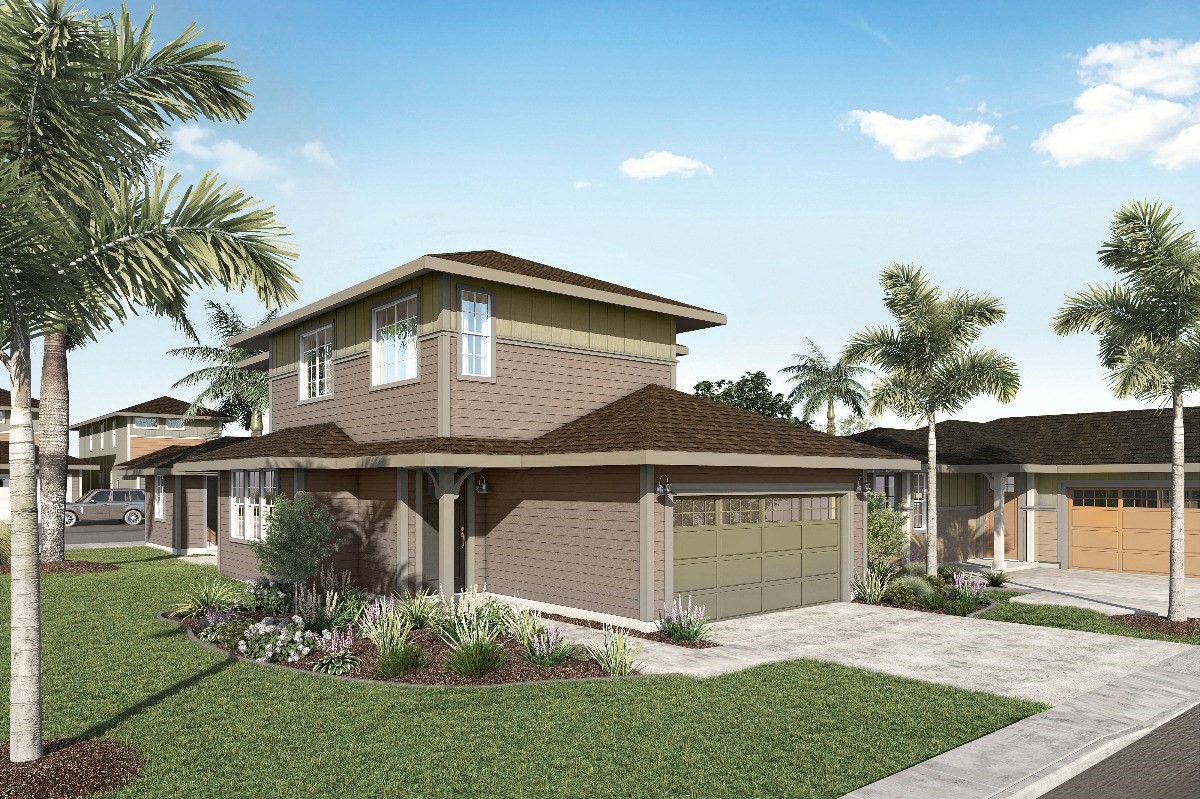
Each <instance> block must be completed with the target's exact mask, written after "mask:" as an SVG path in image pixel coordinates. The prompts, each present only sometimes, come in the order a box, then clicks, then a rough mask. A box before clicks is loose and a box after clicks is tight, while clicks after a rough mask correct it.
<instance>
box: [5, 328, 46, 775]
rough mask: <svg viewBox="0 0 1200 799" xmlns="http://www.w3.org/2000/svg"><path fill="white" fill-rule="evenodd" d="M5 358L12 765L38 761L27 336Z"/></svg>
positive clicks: (19, 334)
mask: <svg viewBox="0 0 1200 799" xmlns="http://www.w3.org/2000/svg"><path fill="white" fill-rule="evenodd" d="M12 339H13V340H12V343H11V344H10V346H9V351H8V353H7V355H6V357H5V362H6V366H7V367H8V377H9V382H10V383H11V385H12V428H11V430H10V432H9V445H8V449H9V469H10V470H11V472H10V473H11V475H12V483H11V486H10V491H11V504H12V524H11V528H10V529H11V537H12V539H11V544H10V546H11V554H10V556H9V560H10V563H11V568H12V599H11V602H12V628H11V631H10V636H11V637H10V653H9V673H10V674H11V680H10V682H9V689H8V739H9V759H10V760H11V761H12V762H14V763H23V762H25V761H28V760H37V759H38V758H39V757H41V756H42V628H41V597H40V584H39V583H40V576H41V566H40V564H39V563H38V523H37V522H38V519H37V517H38V507H37V476H36V473H35V471H34V469H35V467H34V458H33V412H32V409H31V408H30V395H31V393H32V385H31V381H30V363H29V336H28V335H27V334H24V332H23V331H21V330H16V331H13V333H12Z"/></svg>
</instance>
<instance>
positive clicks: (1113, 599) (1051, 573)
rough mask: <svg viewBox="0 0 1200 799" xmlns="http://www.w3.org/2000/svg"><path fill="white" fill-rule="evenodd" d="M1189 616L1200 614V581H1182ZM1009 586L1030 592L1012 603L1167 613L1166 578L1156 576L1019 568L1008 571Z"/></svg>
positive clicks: (1112, 614)
mask: <svg viewBox="0 0 1200 799" xmlns="http://www.w3.org/2000/svg"><path fill="white" fill-rule="evenodd" d="M1184 584H1185V586H1186V588H1185V590H1186V592H1187V602H1188V608H1189V610H1190V613H1189V615H1192V616H1197V615H1200V578H1195V577H1192V578H1189V579H1186V580H1184ZM1008 586H1010V587H1012V588H1015V589H1022V590H1030V591H1033V593H1031V594H1025V595H1023V596H1019V597H1014V598H1013V600H1012V601H1013V602H1029V603H1032V604H1035V605H1071V606H1074V607H1079V608H1087V609H1088V610H1098V611H1100V612H1101V613H1106V614H1108V615H1109V616H1116V615H1120V614H1123V613H1157V614H1159V615H1162V616H1165V615H1166V614H1167V578H1166V577H1165V576H1159V575H1155V574H1118V573H1116V572H1094V571H1083V570H1080V569H1041V568H1039V569H1021V570H1020V571H1013V572H1009V582H1008Z"/></svg>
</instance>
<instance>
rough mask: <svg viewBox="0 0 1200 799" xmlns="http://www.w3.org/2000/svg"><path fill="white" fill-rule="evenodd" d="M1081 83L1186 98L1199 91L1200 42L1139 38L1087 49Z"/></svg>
mask: <svg viewBox="0 0 1200 799" xmlns="http://www.w3.org/2000/svg"><path fill="white" fill-rule="evenodd" d="M1079 78H1080V80H1081V81H1083V83H1085V84H1089V85H1093V86H1095V85H1099V84H1102V83H1112V84H1115V85H1117V86H1120V87H1121V88H1124V89H1130V90H1133V91H1148V92H1153V93H1154V94H1161V95H1163V96H1164V97H1189V96H1191V95H1193V94H1195V93H1196V92H1198V91H1200V42H1190V43H1186V42H1181V41H1179V40H1178V39H1141V40H1139V41H1136V42H1110V43H1106V44H1098V45H1096V46H1095V47H1090V48H1088V51H1087V55H1085V56H1084V57H1083V58H1081V59H1080V61H1079Z"/></svg>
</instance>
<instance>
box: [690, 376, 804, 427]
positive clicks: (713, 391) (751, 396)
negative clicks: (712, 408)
mask: <svg viewBox="0 0 1200 799" xmlns="http://www.w3.org/2000/svg"><path fill="white" fill-rule="evenodd" d="M692 392H693V393H694V394H695V395H696V396H697V397H704V398H706V399H710V400H713V401H715V402H719V403H721V404H722V405H729V406H730V407H733V408H741V409H742V410H744V411H751V412H753V413H757V414H760V415H762V416H769V417H771V418H772V419H783V420H785V421H788V422H797V423H803V421H804V420H801V419H797V418H795V417H794V416H792V402H791V401H790V400H789V399H788V398H787V397H785V396H784V395H783V394H780V393H779V392H777V391H774V390H773V389H772V387H771V378H769V377H767V373H766V372H746V374H744V375H742V376H741V377H739V378H738V379H737V380H736V381H735V380H718V381H716V382H715V383H714V382H713V381H711V380H701V381H700V382H699V383H697V384H696V385H694V386H693V387H692Z"/></svg>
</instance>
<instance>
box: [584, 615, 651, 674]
mask: <svg viewBox="0 0 1200 799" xmlns="http://www.w3.org/2000/svg"><path fill="white" fill-rule="evenodd" d="M584 650H585V651H586V652H587V655H588V658H590V659H591V660H592V662H593V663H595V664H596V665H597V666H599V667H600V668H602V669H604V671H605V672H606V673H608V674H609V675H610V676H613V677H627V676H629V675H630V674H633V673H634V672H635V671H637V670H638V667H639V665H640V664H639V663H638V662H637V656H638V653H639V652H641V651H642V648H641V647H640V646H633V645H631V644H630V636H629V635H628V634H627V633H625V631H624V630H619V629H617V628H615V627H609V626H608V625H607V624H606V625H604V638H603V639H602V640H600V641H593V642H592V643H589V644H584Z"/></svg>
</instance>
